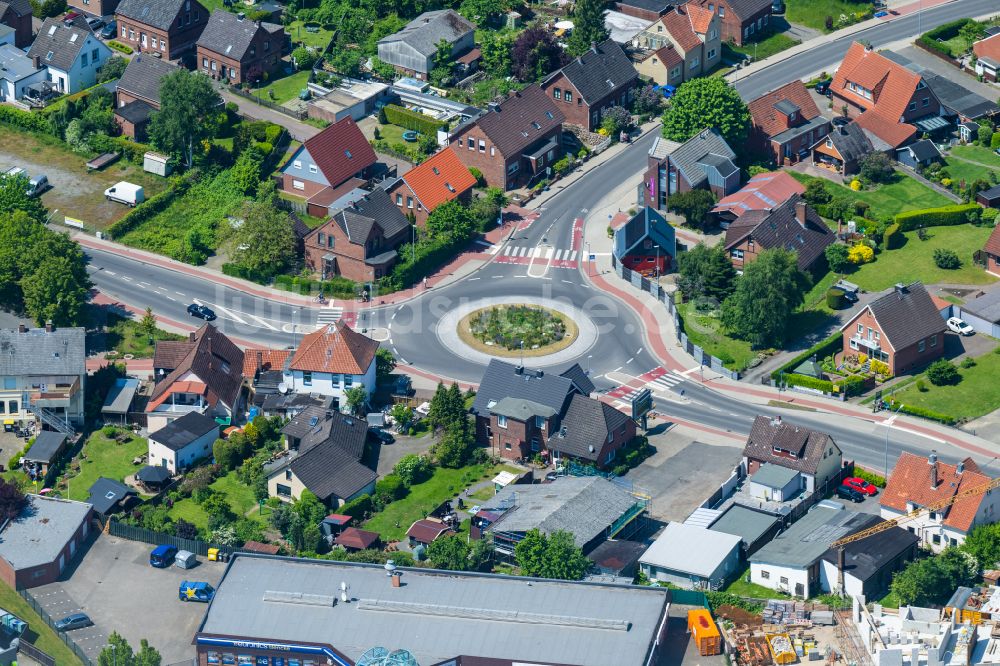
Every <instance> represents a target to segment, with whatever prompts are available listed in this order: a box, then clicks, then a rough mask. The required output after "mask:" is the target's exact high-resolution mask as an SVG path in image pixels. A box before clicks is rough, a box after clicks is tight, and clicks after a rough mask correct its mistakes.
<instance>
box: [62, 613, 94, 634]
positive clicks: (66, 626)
mask: <svg viewBox="0 0 1000 666" xmlns="http://www.w3.org/2000/svg"><path fill="white" fill-rule="evenodd" d="M93 625H94V622H93V620H91V619H90V616H88V615H87V614H86V613H73V614H72V615H67V616H66V617H64V618H63V619H61V620H58V621H57V622H56V623H55V627H56V630H57V631H73V630H74V629H82V628H84V627H91V626H93Z"/></svg>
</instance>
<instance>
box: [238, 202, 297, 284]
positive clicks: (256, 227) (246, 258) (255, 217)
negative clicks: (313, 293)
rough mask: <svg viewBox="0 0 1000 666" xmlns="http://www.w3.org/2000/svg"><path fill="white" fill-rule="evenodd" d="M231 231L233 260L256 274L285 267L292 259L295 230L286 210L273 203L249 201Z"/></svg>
mask: <svg viewBox="0 0 1000 666" xmlns="http://www.w3.org/2000/svg"><path fill="white" fill-rule="evenodd" d="M240 217H241V218H242V219H243V221H242V223H240V224H239V226H238V227H236V228H235V229H234V230H233V233H232V242H231V245H232V246H233V249H232V255H231V256H232V259H233V262H234V263H236V264H239V265H240V266H243V267H244V268H246V269H247V270H250V271H252V272H254V273H256V274H258V275H263V276H271V275H276V274H278V273H281V272H283V271H285V270H286V269H287V268H288V267H289V266H290V265H291V264H292V262H293V261H295V252H296V250H295V243H296V241H295V231H294V230H293V228H292V221H291V219H290V218H289V217H288V214H287V213H285V212H284V211H281V210H278V209H277V208H275V207H274V206H273V205H271V204H269V203H266V202H260V201H249V202H247V203H246V204H245V205H244V206H243V210H242V212H241V213H240Z"/></svg>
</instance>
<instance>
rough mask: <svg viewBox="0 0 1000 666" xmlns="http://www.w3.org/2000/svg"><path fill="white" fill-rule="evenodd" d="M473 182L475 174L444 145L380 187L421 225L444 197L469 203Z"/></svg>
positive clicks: (474, 183) (443, 201) (442, 201)
mask: <svg viewBox="0 0 1000 666" xmlns="http://www.w3.org/2000/svg"><path fill="white" fill-rule="evenodd" d="M475 185H476V178H475V176H473V175H472V173H471V172H470V171H469V169H468V168H466V166H465V165H464V164H462V160H460V159H459V158H458V155H456V154H455V149H454V148H452V147H451V146H447V147H446V148H444V149H443V150H440V151H438V152H437V153H435V154H434V155H431V156H430V157H429V158H428V159H427V160H425V161H423V162H421V163H420V164H418V165H417V166H415V167H413V168H412V169H410V170H409V171H407V172H406V173H405V174H403V176H401V177H400V178H397V179H395V180H394V181H391V182H389V183H387V184H384V185H382V188H383V189H384V190H385V191H386V193H388V195H389V198H390V199H391V200H392V201H394V202H395V203H396V206H397V207H398V208H399V209H400V210H401V211H403V212H405V213H406V214H407V215H412V216H413V219H414V221H415V223H416V224H417V226H421V227H422V226H424V224H425V223H426V222H427V216H428V215H430V213H431V211H433V210H434V209H435V208H437V207H438V206H440V205H441V204H443V203H445V202H446V201H461V202H462V203H466V204H467V203H469V200H470V199H471V197H472V188H473V187H475Z"/></svg>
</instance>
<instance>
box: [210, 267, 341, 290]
mask: <svg viewBox="0 0 1000 666" xmlns="http://www.w3.org/2000/svg"><path fill="white" fill-rule="evenodd" d="M223 271H225V266H223ZM246 279H253V278H246ZM274 286H275V287H277V288H278V289H284V290H285V291H291V292H294V293H296V294H312V293H321V294H324V295H326V296H332V297H333V298H354V297H355V296H357V295H358V284H357V283H355V282H352V281H351V280H348V279H347V278H345V277H340V276H334V277H332V278H330V279H328V280H322V281H320V280H311V279H309V278H303V277H299V276H297V275H277V276H275V278H274Z"/></svg>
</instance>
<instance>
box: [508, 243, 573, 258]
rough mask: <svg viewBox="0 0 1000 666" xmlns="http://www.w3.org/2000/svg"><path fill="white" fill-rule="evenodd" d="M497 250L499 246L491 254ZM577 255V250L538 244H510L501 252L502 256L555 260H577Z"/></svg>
mask: <svg viewBox="0 0 1000 666" xmlns="http://www.w3.org/2000/svg"><path fill="white" fill-rule="evenodd" d="M496 250H499V248H496V249H494V251H493V252H491V254H496ZM577 255H579V252H577V251H576V250H557V249H555V248H551V247H547V248H542V247H537V246H535V247H525V246H516V245H508V246H506V247H505V248H504V249H503V251H502V252H501V253H500V256H502V257H511V258H523V259H552V260H554V261H576V258H577Z"/></svg>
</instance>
